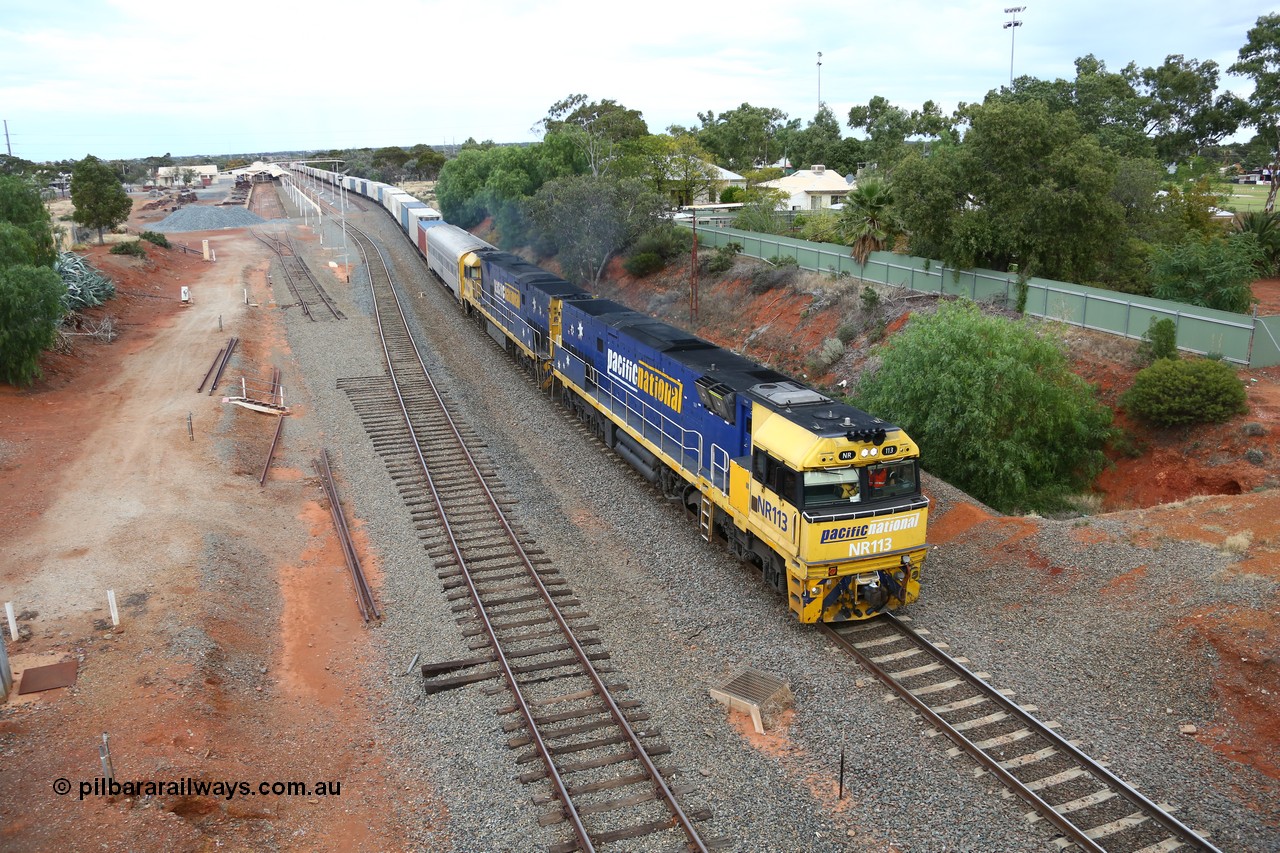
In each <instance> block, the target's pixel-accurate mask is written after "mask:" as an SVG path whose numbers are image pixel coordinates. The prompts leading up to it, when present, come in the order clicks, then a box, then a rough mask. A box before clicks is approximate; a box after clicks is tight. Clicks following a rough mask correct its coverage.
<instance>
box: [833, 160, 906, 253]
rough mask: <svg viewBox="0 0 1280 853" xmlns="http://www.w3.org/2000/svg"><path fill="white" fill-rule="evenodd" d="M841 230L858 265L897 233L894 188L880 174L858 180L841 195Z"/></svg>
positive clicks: (882, 247) (880, 248)
mask: <svg viewBox="0 0 1280 853" xmlns="http://www.w3.org/2000/svg"><path fill="white" fill-rule="evenodd" d="M840 230H841V232H842V235H843V237H844V240H845V242H846V243H847V244H848V245H850V246H852V247H853V257H854V258H855V259H856V260H857V261H858V263H860V264H865V263H866V262H867V257H868V256H869V255H870V254H871V253H872V252H879V251H881V250H883V249H884V247H885V246H886V245H888V243H889V241H890V240H892V239H893V237H894V236H895V235H896V234H897V233H898V224H897V219H896V217H895V216H894V213H893V187H892V186H891V185H890V184H889V182H888V181H886V180H885V179H884V178H882V177H880V176H879V175H871V176H869V177H866V178H863V179H862V180H860V181H858V183H857V184H856V185H855V186H854V187H853V189H852V190H850V191H849V194H848V195H847V196H845V197H844V209H843V210H841V211H840Z"/></svg>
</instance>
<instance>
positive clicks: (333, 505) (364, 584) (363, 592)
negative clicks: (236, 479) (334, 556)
mask: <svg viewBox="0 0 1280 853" xmlns="http://www.w3.org/2000/svg"><path fill="white" fill-rule="evenodd" d="M280 421H281V423H283V422H284V418H280ZM312 465H313V466H314V467H315V469H316V474H317V475H319V477H320V486H321V488H322V489H324V493H325V497H326V498H328V499H329V511H330V513H331V514H332V515H333V526H334V528H335V529H336V530H337V531H338V542H339V544H341V545H342V554H343V556H344V557H345V558H346V562H347V570H348V571H349V572H350V573H351V583H352V585H354V586H355V592H356V605H357V606H358V607H359V608H360V615H361V616H362V617H363V618H364V621H365V622H369V621H371V620H374V619H381V618H382V614H381V613H379V612H378V604H377V602H376V601H374V599H373V589H372V588H371V587H370V586H369V580H368V578H366V577H365V574H364V569H362V568H361V567H360V557H359V555H358V554H357V553H356V547H355V543H354V542H352V541H351V529H350V528H349V527H347V519H346V516H345V515H343V513H342V502H341V501H340V500H339V499H338V486H337V484H336V483H335V482H334V480H333V470H332V469H331V468H330V467H329V451H328V450H321V451H320V458H319V459H315V460H313V462H312ZM263 476H264V477H265V472H264V475H263Z"/></svg>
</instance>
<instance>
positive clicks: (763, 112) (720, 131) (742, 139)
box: [672, 102, 800, 174]
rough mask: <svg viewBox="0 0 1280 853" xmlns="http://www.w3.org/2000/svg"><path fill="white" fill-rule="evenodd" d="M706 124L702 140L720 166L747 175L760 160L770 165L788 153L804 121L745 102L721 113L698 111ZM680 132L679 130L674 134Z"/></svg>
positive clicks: (700, 129) (702, 128)
mask: <svg viewBox="0 0 1280 853" xmlns="http://www.w3.org/2000/svg"><path fill="white" fill-rule="evenodd" d="M698 120H699V121H701V122H702V127H701V128H699V129H698V131H697V136H698V142H699V144H700V145H702V147H703V148H705V149H706V150H707V151H708V152H709V153H710V154H711V155H712V157H713V158H714V159H715V162H716V164H717V165H719V166H723V167H724V168H726V169H729V170H731V171H734V172H737V173H739V174H743V173H745V172H746V170H748V169H752V168H754V167H755V166H756V164H757V163H759V164H763V165H766V166H767V165H769V164H770V163H772V162H774V161H776V160H778V159H780V158H781V157H782V156H783V155H784V154H787V153H789V152H787V151H786V150H784V141H785V139H786V138H789V135H790V134H791V133H793V132H794V131H798V130H799V129H800V120H799V119H794V120H792V121H788V120H787V114H786V113H784V112H783V111H782V110H779V109H775V108H773V107H753V106H752V105H751V104H748V103H745V102H744V103H743V104H742V106H740V107H738V108H737V109H733V110H728V111H727V112H723V113H721V114H720V115H718V116H717V115H716V114H715V112H713V111H711V110H708V111H707V112H705V113H698ZM672 135H673V136H674V135H676V134H675V133H673V134H672Z"/></svg>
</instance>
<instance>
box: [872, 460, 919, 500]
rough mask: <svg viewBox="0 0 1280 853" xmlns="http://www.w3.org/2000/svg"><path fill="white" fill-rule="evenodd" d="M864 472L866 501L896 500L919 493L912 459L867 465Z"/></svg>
mask: <svg viewBox="0 0 1280 853" xmlns="http://www.w3.org/2000/svg"><path fill="white" fill-rule="evenodd" d="M866 470H867V500H873V501H878V500H885V499H888V498H898V497H903V496H906V495H914V494H916V493H917V492H919V491H920V478H919V476H918V475H917V472H916V461H915V460H914V459H904V460H903V461H901V462H888V463H883V464H879V465H869V466H867V469H866Z"/></svg>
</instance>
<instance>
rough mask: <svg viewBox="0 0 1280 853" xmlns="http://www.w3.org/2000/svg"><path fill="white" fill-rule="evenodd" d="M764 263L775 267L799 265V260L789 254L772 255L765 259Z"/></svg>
mask: <svg viewBox="0 0 1280 853" xmlns="http://www.w3.org/2000/svg"><path fill="white" fill-rule="evenodd" d="M766 263H769V264H772V265H773V266H775V267H799V266H800V262H799V261H798V260H796V259H795V258H793V257H791V256H790V255H773V256H772V257H770V258H767V259H766Z"/></svg>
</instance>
